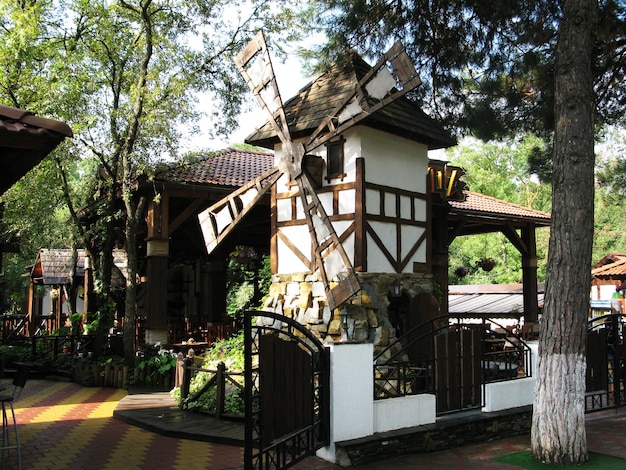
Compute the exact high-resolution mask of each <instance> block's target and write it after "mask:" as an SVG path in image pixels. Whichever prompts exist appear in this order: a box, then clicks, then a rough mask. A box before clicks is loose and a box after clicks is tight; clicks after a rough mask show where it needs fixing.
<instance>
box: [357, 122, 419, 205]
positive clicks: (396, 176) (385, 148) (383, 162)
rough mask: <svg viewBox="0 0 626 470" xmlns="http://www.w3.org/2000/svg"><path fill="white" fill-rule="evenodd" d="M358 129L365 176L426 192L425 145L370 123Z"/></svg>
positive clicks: (395, 185) (380, 181)
mask: <svg viewBox="0 0 626 470" xmlns="http://www.w3.org/2000/svg"><path fill="white" fill-rule="evenodd" d="M361 129H363V132H362V133H361V150H362V151H361V156H362V157H363V158H364V159H365V179H366V180H367V181H368V182H371V183H376V184H383V185H387V186H393V187H395V188H401V189H406V190H409V191H416V192H421V193H424V194H425V193H426V175H427V173H428V146H427V145H426V144H420V143H418V142H414V141H412V140H408V139H403V138H401V137H398V136H395V135H391V134H388V133H386V132H383V131H379V130H376V129H372V128H369V127H363V128H361ZM425 216H426V214H425V213H424V217H425Z"/></svg>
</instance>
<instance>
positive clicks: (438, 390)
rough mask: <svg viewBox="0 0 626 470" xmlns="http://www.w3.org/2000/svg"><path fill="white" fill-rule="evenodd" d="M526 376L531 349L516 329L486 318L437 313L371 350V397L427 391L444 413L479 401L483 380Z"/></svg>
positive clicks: (477, 404)
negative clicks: (380, 347)
mask: <svg viewBox="0 0 626 470" xmlns="http://www.w3.org/2000/svg"><path fill="white" fill-rule="evenodd" d="M531 376H532V370H531V350H530V348H529V346H528V344H526V343H525V342H524V341H523V340H522V338H521V335H520V332H519V331H516V330H514V329H512V328H506V327H504V326H502V325H501V324H500V323H498V322H497V321H494V320H493V319H488V318H482V319H476V318H465V317H449V316H441V317H437V318H433V319H431V320H429V321H427V322H425V323H423V324H420V325H417V326H416V327H415V328H413V329H411V330H409V331H407V332H406V333H405V334H404V335H403V336H402V337H400V338H398V339H397V341H395V342H393V343H392V344H390V345H389V346H388V347H386V348H385V349H383V350H382V351H381V352H379V353H378V354H377V355H376V357H375V358H374V399H376V400H380V399H385V398H394V397H400V396H406V395H417V394H421V393H432V394H436V395H437V402H438V412H439V413H444V412H448V411H455V410H459V409H467V408H473V407H479V406H482V405H483V403H482V396H484V393H481V387H482V389H483V390H482V391H484V385H485V384H487V383H492V382H500V381H506V380H517V379H521V378H525V377H531Z"/></svg>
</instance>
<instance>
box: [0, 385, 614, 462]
mask: <svg viewBox="0 0 626 470" xmlns="http://www.w3.org/2000/svg"><path fill="white" fill-rule="evenodd" d="M7 384H8V380H7V379H3V380H1V381H0V385H7ZM125 396H126V392H125V391H124V390H118V389H112V388H85V387H81V386H80V385H77V384H74V383H70V382H54V381H46V380H31V381H29V382H28V384H27V385H26V388H25V389H24V391H23V393H22V395H21V397H20V399H19V400H18V401H17V403H16V412H17V416H18V422H19V424H20V438H21V441H22V467H23V468H24V469H44V470H47V469H50V470H53V469H54V470H61V469H72V470H73V469H85V470H96V469H97V470H100V469H110V470H117V469H124V470H130V469H140V470H141V469H150V470H160V469H184V470H196V469H210V470H224V469H241V468H242V456H243V449H242V448H241V447H239V446H234V445H225V444H215V443H209V442H203V441H195V440H186V439H178V438H173V437H165V436H162V435H160V434H157V433H152V432H150V431H146V430H145V429H142V428H140V427H135V426H132V425H129V424H126V423H124V422H122V421H120V420H117V419H115V418H113V411H114V409H115V408H116V406H117V405H118V403H119V401H120V400H121V399H122V398H123V397H125ZM624 436H626V410H624V409H622V410H620V411H618V412H617V413H616V412H605V413H603V414H595V415H590V416H589V417H588V420H587V439H588V444H589V450H590V451H595V452H601V453H606V454H610V455H615V456H618V457H622V458H626V439H624ZM529 445H530V439H529V438H528V437H522V438H516V439H502V440H497V441H492V442H488V443H484V444H478V445H472V446H465V447H459V448H457V449H451V450H447V451H441V452H433V453H429V454H416V455H410V456H402V457H398V458H395V459H390V460H387V461H384V462H377V463H373V464H368V465H361V466H358V467H356V468H358V469H360V470H378V469H393V470H402V469H448V468H449V469H457V468H462V469H464V470H472V469H512V470H514V469H515V468H518V467H513V466H510V465H506V464H498V463H495V462H494V461H493V460H492V457H494V456H496V455H504V454H508V453H511V452H515V451H519V450H525V449H528V447H529ZM5 468H7V469H16V468H17V460H16V453H15V451H11V454H10V455H9V458H8V460H7V465H6V467H5ZM295 468H296V469H297V470H338V469H339V468H340V467H338V466H336V465H332V464H330V463H328V462H324V461H322V460H320V459H317V458H314V457H313V458H309V459H307V460H306V461H304V462H302V463H300V464H298V465H296V466H295ZM585 469H587V470H592V469H591V467H589V466H586V467H585ZM594 470H595V469H594Z"/></svg>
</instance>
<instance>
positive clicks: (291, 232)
mask: <svg viewBox="0 0 626 470" xmlns="http://www.w3.org/2000/svg"><path fill="white" fill-rule="evenodd" d="M342 136H343V137H344V138H345V139H346V141H345V144H344V171H345V173H346V175H345V177H344V178H343V179H342V180H340V179H333V180H331V181H330V183H329V182H328V181H326V179H325V178H323V180H322V184H323V186H329V185H333V184H338V183H348V182H354V181H355V179H356V161H357V158H359V157H361V158H363V159H364V160H365V178H366V181H367V182H370V183H375V184H380V185H383V186H389V187H393V188H398V189H404V190H407V191H413V192H418V193H422V194H426V192H427V185H426V175H427V173H428V147H427V146H426V145H425V144H421V143H417V142H413V141H411V140H409V139H403V138H400V137H398V136H394V135H391V134H388V133H386V132H382V131H379V130H376V129H372V128H369V127H365V126H355V127H353V128H352V129H350V130H348V131H347V132H345V133H344V134H342ZM275 151H276V158H275V162H276V164H278V163H279V161H280V156H281V145H278V146H277V147H276V148H275ZM309 153H310V154H312V155H317V156H319V157H321V158H322V159H324V160H326V147H325V146H323V145H322V146H320V147H318V148H316V149H314V150H312V151H311V152H309ZM324 176H325V175H324ZM288 182H289V178H288V176H287V175H284V176H283V177H282V178H280V180H279V181H278V183H277V190H278V192H279V193H284V192H288V191H292V190H294V189H295V188H290V187H289V186H288V185H287V183H288ZM318 197H319V199H320V201H321V203H322V206H323V207H324V209H325V210H326V213H327V214H329V215H331V214H332V203H333V201H332V194H331V193H324V192H319V193H318ZM365 199H366V212H367V213H369V214H372V215H379V213H380V198H379V196H378V193H376V192H375V191H366V196H365ZM355 207H356V193H355V191H354V190H345V191H341V192H340V193H339V213H340V214H353V213H354V211H355ZM411 207H412V206H411V199H410V198H409V197H401V198H400V213H399V214H396V202H395V198H391V197H388V198H385V214H386V215H388V216H391V217H395V216H396V215H399V216H400V217H403V218H406V219H409V218H412V217H413V216H414V215H415V217H416V218H417V220H421V221H424V222H425V221H426V217H427V204H426V201H417V203H416V208H415V214H412V213H411V210H412V209H411ZM277 213H278V221H279V222H283V221H287V220H291V216H292V207H291V202H290V201H285V200H283V201H280V200H279V201H278V206H277ZM296 215H297V217H298V219H303V218H304V212H303V209H302V204H301V202H300V200H298V201H297V203H296ZM343 225H344V227H342V224H341V223H335V224H334V226H335V231H336V232H337V234H338V235H339V236H341V233H342V232H343V230H344V229H345V227H347V226H348V225H349V222H347V223H344V224H343ZM372 226H373V228H374V229H375V231H376V233H377V234H378V236H379V238H380V239H381V240H382V241H383V243H384V245H385V248H386V249H387V250H388V251H389V253H390V254H391V255H392V257H394V258H395V257H396V252H397V247H396V240H397V234H396V225H395V224H385V223H382V222H372ZM281 230H282V232H283V234H284V235H285V236H286V237H287V238H288V239H289V240H290V241H291V242H292V243H294V244H295V245H296V246H297V247H298V249H299V250H300V251H301V252H302V253H303V254H304V255H305V256H309V254H310V249H309V248H308V247H309V246H310V236H309V233H308V228H307V227H306V226H304V225H303V226H300V227H284V228H282V229H281ZM424 230H425V229H424V228H420V227H412V226H406V227H403V228H402V233H401V237H402V240H403V244H402V250H401V259H404V258H405V257H406V255H407V254H408V253H409V251H410V250H411V248H412V246H413V243H415V241H417V240H418V239H419V238H420V237H421V236H422V235H423V233H424ZM365 242H366V244H367V255H368V259H367V268H368V269H367V270H368V271H369V272H395V269H394V268H392V266H391V263H390V262H389V261H388V258H387V256H385V253H384V252H383V251H382V250H380V249H379V248H378V246H377V245H376V243H375V242H374V240H373V238H372V237H371V236H369V235H368V236H367V240H366V241H365ZM344 248H345V249H346V253H347V254H348V256H349V257H350V259H351V261H352V262H354V236H353V235H352V236H350V239H349V240H348V241H347V242H346V243H345V244H344ZM426 257H427V247H426V244H424V245H423V246H422V247H421V248H420V249H419V250H417V252H416V253H415V254H414V255H413V256H412V257H411V259H410V260H409V262H408V263H407V264H406V267H405V268H404V272H407V273H409V272H412V270H413V262H419V263H425V262H426ZM306 270H307V269H306V266H305V265H304V263H302V262H301V261H300V260H299V259H298V257H297V256H295V255H294V254H293V253H291V252H290V250H289V248H288V247H287V246H286V245H285V244H284V243H282V242H280V241H279V242H278V273H280V274H285V273H292V272H302V271H306Z"/></svg>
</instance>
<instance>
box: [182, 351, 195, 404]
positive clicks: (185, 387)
mask: <svg viewBox="0 0 626 470" xmlns="http://www.w3.org/2000/svg"><path fill="white" fill-rule="evenodd" d="M183 362H184V364H185V370H184V372H183V383H182V384H181V386H180V398H181V400H180V407H181V408H182V407H183V404H184V401H185V398H187V397H188V396H189V384H190V383H191V370H189V367H191V364H193V359H192V358H190V357H186V358H185V359H184V361H183Z"/></svg>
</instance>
